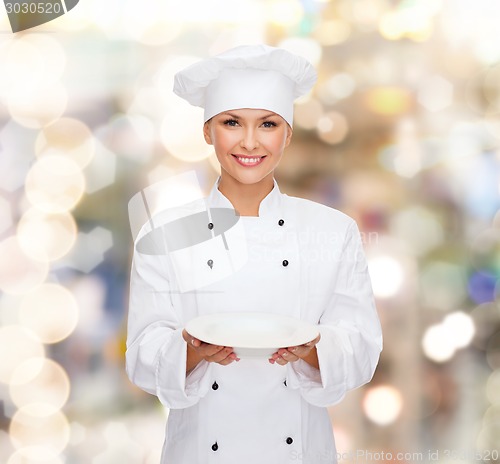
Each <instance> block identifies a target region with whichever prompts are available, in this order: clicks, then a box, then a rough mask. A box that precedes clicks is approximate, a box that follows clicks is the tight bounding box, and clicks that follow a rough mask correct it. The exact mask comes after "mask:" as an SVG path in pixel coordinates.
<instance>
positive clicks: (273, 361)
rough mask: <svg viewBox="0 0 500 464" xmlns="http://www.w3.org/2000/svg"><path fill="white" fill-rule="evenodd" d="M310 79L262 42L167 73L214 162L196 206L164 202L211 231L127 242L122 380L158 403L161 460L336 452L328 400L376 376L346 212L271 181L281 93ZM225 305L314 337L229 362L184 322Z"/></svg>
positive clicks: (301, 457) (278, 150) (281, 121)
mask: <svg viewBox="0 0 500 464" xmlns="http://www.w3.org/2000/svg"><path fill="white" fill-rule="evenodd" d="M315 81H316V73H315V71H314V69H313V67H312V66H311V64H310V63H309V62H308V61H307V60H305V59H303V58H301V57H299V56H296V55H294V54H292V53H290V52H288V51H285V50H282V49H279V48H274V47H269V46H265V45H258V46H242V47H236V48H234V49H231V50H229V51H227V52H225V53H222V54H220V55H217V56H214V57H211V58H208V59H205V60H202V61H200V62H198V63H195V64H194V65H191V66H189V67H187V68H186V69H184V70H182V71H180V72H179V73H177V74H176V76H175V83H174V92H175V93H176V94H177V95H179V96H180V97H182V98H184V99H186V100H187V101H188V102H189V103H191V104H193V105H196V106H201V107H203V108H204V119H205V124H204V127H203V133H204V137H205V140H206V141H207V143H209V144H211V145H213V146H214V149H215V152H216V155H217V158H218V160H219V162H220V165H221V175H220V177H219V178H218V179H217V181H216V183H215V185H214V186H213V188H212V190H211V192H210V194H209V195H208V197H207V198H206V199H204V205H205V206H206V211H205V212H204V213H202V214H201V215H200V214H199V213H200V210H199V203H196V205H195V203H193V204H192V205H186V206H184V207H182V208H180V209H179V211H176V214H177V215H178V216H177V217H183V218H184V222H182V221H181V222H179V224H184V227H185V228H186V230H185V234H181V235H185V236H190V237H193V236H206V237H208V240H203V241H202V242H200V243H198V242H199V240H195V242H196V243H195V244H193V246H188V247H184V248H182V247H178V246H174V245H172V244H173V243H174V242H175V240H172V239H171V237H170V238H168V239H166V243H167V246H166V251H165V252H163V253H146V252H144V250H143V249H142V251H141V249H140V247H139V246H138V245H137V243H138V241H136V248H135V252H134V259H133V264H132V273H131V287H130V308H129V320H128V339H127V353H126V365H127V373H128V376H129V377H130V379H131V380H132V382H134V383H135V384H136V385H138V386H139V387H140V388H142V389H143V390H145V391H147V392H149V393H151V394H153V395H156V396H157V397H158V398H159V400H160V401H161V403H162V404H163V405H164V406H165V407H167V408H169V410H170V411H169V417H168V422H167V428H166V439H165V443H164V448H163V454H162V463H167V464H205V463H220V464H234V463H238V464H285V463H293V462H300V463H302V464H318V463H335V462H336V450H335V444H334V438H333V434H332V427H331V423H330V418H329V415H328V412H327V409H326V408H327V406H330V405H333V404H335V403H337V402H339V401H340V400H341V399H342V398H343V397H344V395H345V393H346V392H347V391H348V390H351V389H353V388H356V387H359V386H361V385H363V384H365V383H367V382H369V381H370V380H371V378H372V376H373V373H374V370H375V367H376V365H377V363H378V359H379V354H380V351H381V349H382V335H381V329H380V324H379V319H378V317H377V313H376V309H375V305H374V300H373V294H372V290H371V284H370V279H369V275H368V270H367V265H366V260H365V257H364V253H363V248H362V243H361V239H360V233H359V231H358V228H357V226H356V223H355V222H354V221H353V220H352V219H351V218H349V217H348V216H346V215H345V214H343V213H341V212H339V211H337V210H335V209H333V208H330V207H327V206H324V205H321V204H319V203H315V202H312V201H309V200H305V199H301V198H296V197H291V196H288V195H286V194H283V193H281V191H280V189H279V187H278V184H277V182H276V180H275V179H274V170H275V168H276V167H277V166H278V164H279V162H280V160H281V158H282V156H283V151H284V149H285V147H287V146H288V144H289V143H290V140H291V136H292V122H293V101H294V99H296V98H297V97H299V96H301V95H303V94H305V93H307V92H308V91H309V90H310V89H311V87H312V86H313V85H314V83H315ZM186 124H189V121H186ZM304 156H307V154H304ZM223 209H226V210H228V209H229V210H231V211H232V213H233V217H234V216H236V217H237V218H238V220H237V222H238V224H237V225H238V227H240V228H242V229H241V230H243V231H244V240H242V239H241V234H240V235H238V234H236V233H233V234H232V232H231V231H232V230H235V229H236V226H235V227H234V228H231V229H230V230H226V229H227V228H226V227H225V225H224V224H222V222H223V220H222V217H223V216H222V215H221V214H220V211H222V210H223ZM218 212H219V213H218ZM190 213H192V214H190ZM174 216H175V214H174V215H172V211H170V212H168V213H167V214H165V215H163V216H162V217H159V218H155V227H157V231H158V230H160V229H158V227H159V225H162V224H163V225H165V228H164V229H162V230H163V231H164V232H165V234H166V235H167V232H166V231H169V230H173V228H172V227H171V225H172V224H173V222H172V218H173V217H174ZM186 218H188V220H186ZM191 218H193V219H191ZM200 218H201V219H200ZM169 221H170V222H169ZM187 224H189V230H188V229H187V228H188V226H187ZM168 227H170V228H168ZM148 230H149V229H148V228H147V227H145V229H144V231H143V233H142V236H143V237H144V236H145V235H146V234H147V233H150V232H151V230H149V232H148ZM238 237H239V238H238ZM139 238H140V237H139ZM183 240H184V238H183ZM243 249H245V250H244V251H245V252H244V253H243V251H242V250H243ZM242 256H244V260H243V261H242V259H241V257H242ZM207 258H208V259H207ZM228 263H229V264H230V263H232V267H231V266H229V264H228ZM234 263H240V264H239V265H237V266H236V267H235V266H234ZM193 276H196V278H195V277H193ZM193 279H195V280H196V282H195V284H193ZM234 311H264V312H270V313H277V314H282V315H287V316H292V317H295V318H299V319H302V320H304V321H307V322H309V323H313V324H317V325H318V329H319V334H320V335H319V336H318V337H317V338H316V339H314V340H311V341H309V342H308V343H306V344H304V345H301V346H291V347H281V348H280V349H279V350H278V351H277V352H276V353H274V354H273V356H272V357H271V358H270V359H269V360H265V359H245V358H242V359H241V360H240V359H239V358H238V357H237V355H236V353H234V352H233V347H224V346H215V345H210V344H207V343H203V342H202V341H200V340H198V339H196V338H194V337H193V336H192V335H191V334H189V333H188V332H187V331H186V330H185V328H184V327H185V325H186V323H187V322H188V321H189V320H191V319H192V318H194V317H197V316H199V315H202V314H211V313H221V312H222V313H223V312H234Z"/></svg>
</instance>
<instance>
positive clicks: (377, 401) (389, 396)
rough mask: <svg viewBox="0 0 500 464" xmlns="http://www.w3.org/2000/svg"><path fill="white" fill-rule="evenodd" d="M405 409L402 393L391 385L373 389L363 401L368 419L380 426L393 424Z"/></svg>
mask: <svg viewBox="0 0 500 464" xmlns="http://www.w3.org/2000/svg"><path fill="white" fill-rule="evenodd" d="M402 409H403V397H402V395H401V392H400V391H399V390H398V389H397V388H394V387H392V386H390V385H380V386H377V387H372V388H370V389H369V390H368V392H367V393H366V395H365V397H364V399H363V410H364V412H365V414H366V415H367V417H368V418H369V419H370V420H371V421H373V422H375V423H376V424H378V425H389V424H392V423H393V422H394V421H395V420H396V419H397V418H398V417H399V415H400V413H401V410H402Z"/></svg>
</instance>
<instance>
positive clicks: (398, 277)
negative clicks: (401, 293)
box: [368, 256, 404, 298]
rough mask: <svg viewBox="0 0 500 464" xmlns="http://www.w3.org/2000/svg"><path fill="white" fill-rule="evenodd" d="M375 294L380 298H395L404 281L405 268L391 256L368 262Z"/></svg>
mask: <svg viewBox="0 0 500 464" xmlns="http://www.w3.org/2000/svg"><path fill="white" fill-rule="evenodd" d="M368 267H369V269H370V277H371V280H372V286H373V293H374V294H375V296H376V297H379V298H389V297H391V296H394V295H395V294H396V293H397V292H398V290H399V289H400V288H401V285H402V284H403V280H404V272H403V267H402V266H401V264H400V263H399V261H397V260H396V259H394V258H392V257H391V256H375V257H373V258H371V259H369V260H368Z"/></svg>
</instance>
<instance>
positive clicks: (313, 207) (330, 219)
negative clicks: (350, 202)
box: [283, 194, 356, 230]
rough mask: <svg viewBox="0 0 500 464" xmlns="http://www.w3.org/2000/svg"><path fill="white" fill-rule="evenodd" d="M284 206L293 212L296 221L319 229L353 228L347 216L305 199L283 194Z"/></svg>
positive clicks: (353, 223)
mask: <svg viewBox="0 0 500 464" xmlns="http://www.w3.org/2000/svg"><path fill="white" fill-rule="evenodd" d="M283 197H284V202H285V204H286V205H287V206H288V207H289V208H291V209H292V210H293V211H295V214H296V216H297V220H298V221H302V222H304V223H305V224H312V225H314V226H321V227H323V228H324V227H327V228H331V227H335V228H336V229H337V230H338V229H339V228H340V229H345V230H347V229H349V228H350V227H353V226H355V224H356V223H355V221H354V219H353V218H351V217H350V216H348V215H347V214H345V213H343V212H342V211H339V210H338V209H335V208H332V207H331V206H326V205H323V204H322V203H318V202H316V201H312V200H308V199H306V198H299V197H294V196H289V195H286V194H283Z"/></svg>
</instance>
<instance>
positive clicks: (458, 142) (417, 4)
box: [0, 0, 500, 464]
mask: <svg viewBox="0 0 500 464" xmlns="http://www.w3.org/2000/svg"><path fill="white" fill-rule="evenodd" d="M498 18H500V2H498V0H475V1H474V2H471V1H468V0H331V1H327V0H323V1H320V0H300V1H299V0H266V1H262V0H260V1H259V0H239V1H234V2H227V1H225V2H223V1H220V0H213V1H210V2H207V1H201V0H183V1H182V2H174V1H172V0H163V1H160V0H140V1H139V0H107V1H106V2H103V1H101V0H81V1H80V3H79V4H78V5H77V6H76V7H75V8H74V9H73V10H71V11H70V12H69V13H68V14H66V15H64V16H62V17H60V18H58V19H56V20H54V21H52V22H50V23H47V24H45V25H42V26H39V27H37V28H34V29H30V30H27V31H24V32H22V33H17V34H15V35H14V34H12V33H11V32H10V26H9V23H8V20H7V15H6V13H5V10H4V6H3V4H2V6H1V7H0V31H1V32H2V33H1V34H0V462H2V463H7V464H20V463H39V462H43V463H46V464H47V463H50V464H60V463H70V464H80V463H84V464H88V463H92V464H114V463H120V464H123V463H147V464H154V463H158V462H159V457H160V452H161V446H162V442H163V436H164V424H165V419H166V417H167V415H168V411H166V410H164V409H163V408H162V407H161V405H160V404H159V402H158V401H157V400H156V398H154V397H152V396H150V395H147V394H145V393H143V392H141V391H140V390H138V389H137V388H135V387H134V386H133V385H131V384H130V382H129V381H128V379H127V378H126V375H125V373H124V351H125V337H126V312H127V293H128V289H127V286H128V272H129V266H130V258H131V251H132V240H131V233H130V227H129V223H128V214H127V203H128V201H129V200H130V198H131V197H132V196H133V195H134V194H135V193H137V192H139V191H140V190H141V189H142V188H145V187H146V186H148V185H151V184H153V183H155V182H158V181H161V180H162V179H166V178H168V177H169V176H172V175H174V174H179V173H183V172H186V171H195V172H196V174H197V176H198V179H199V181H200V184H201V186H202V188H203V189H204V191H205V193H207V192H208V191H209V190H210V188H211V187H212V185H213V182H214V181H215V180H216V179H217V176H218V164H217V162H216V158H215V156H214V154H213V153H212V150H211V147H210V146H207V145H205V142H204V141H203V139H202V133H201V127H202V110H200V109H198V108H193V107H190V106H189V105H188V104H187V103H185V102H184V101H183V100H181V99H180V98H178V97H176V96H175V95H174V94H173V93H172V90H171V89H172V82H173V75H174V73H175V72H176V71H178V70H179V69H181V68H183V67H184V66H186V65H188V64H190V63H192V62H194V61H196V60H198V59H200V58H203V57H206V56H209V55H213V54H216V53H219V52H222V51H224V50H226V49H228V48H231V47H233V46H236V45H241V44H252V43H261V42H264V43H267V44H269V45H274V46H280V47H283V48H286V49H289V50H290V51H293V52H295V53H298V54H301V55H303V56H305V57H306V58H308V59H309V60H310V61H311V62H312V63H313V64H314V65H315V66H316V68H317V70H318V74H319V78H318V83H317V85H316V87H315V88H314V89H313V91H312V92H311V93H310V94H308V95H306V96H305V97H303V98H301V100H300V101H298V102H297V106H296V110H295V122H294V136H293V142H292V144H291V146H290V147H289V148H288V149H287V151H286V152H285V156H284V158H283V161H282V163H281V165H280V166H279V169H278V171H277V172H276V178H277V180H278V182H279V185H280V189H281V190H282V192H284V193H287V194H289V195H294V196H300V197H304V198H309V199H311V200H314V201H318V202H321V203H324V204H327V205H329V206H332V207H334V208H338V209H340V210H342V211H344V212H346V213H347V214H350V215H351V216H353V217H354V218H355V219H356V220H357V221H358V224H359V226H360V229H361V231H362V234H363V238H364V244H365V249H366V253H367V256H368V259H369V267H370V273H371V276H372V280H373V288H374V292H375V295H376V298H377V307H378V311H379V315H380V318H381V321H382V324H383V329H384V336H385V346H384V351H383V353H382V357H381V361H380V365H379V367H378V370H377V372H376V374H375V377H374V379H373V381H372V382H371V383H370V384H369V385H367V386H365V387H363V388H360V389H358V390H356V391H353V392H351V393H349V394H348V395H347V397H346V399H345V400H344V401H343V402H342V403H341V404H339V405H337V406H335V407H332V408H330V413H331V417H332V421H333V424H334V429H335V435H336V440H337V446H338V451H339V460H340V461H344V462H345V461H349V462H358V461H359V462H369V461H383V462H385V461H394V460H397V461H402V462H417V461H418V462H433V461H434V462H435V461H440V462H446V463H454V462H456V463H459V462H460V463H473V462H477V461H484V462H488V461H498V460H499V455H498V453H499V449H500V283H499V282H500V280H499V278H500V150H499V148H500V30H499V28H498ZM370 453H371V454H370ZM390 453H392V454H390ZM397 453H402V454H399V455H398V454H397ZM193 464H194V463H193Z"/></svg>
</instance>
